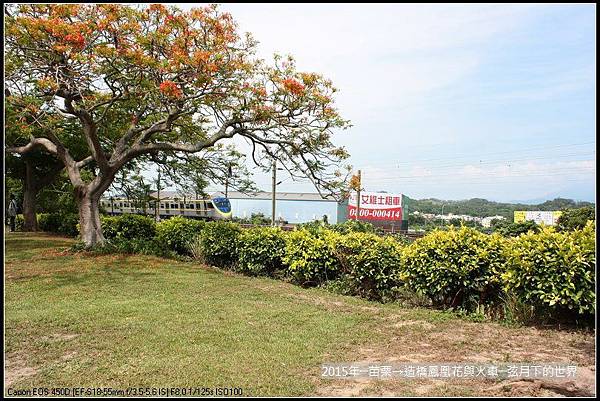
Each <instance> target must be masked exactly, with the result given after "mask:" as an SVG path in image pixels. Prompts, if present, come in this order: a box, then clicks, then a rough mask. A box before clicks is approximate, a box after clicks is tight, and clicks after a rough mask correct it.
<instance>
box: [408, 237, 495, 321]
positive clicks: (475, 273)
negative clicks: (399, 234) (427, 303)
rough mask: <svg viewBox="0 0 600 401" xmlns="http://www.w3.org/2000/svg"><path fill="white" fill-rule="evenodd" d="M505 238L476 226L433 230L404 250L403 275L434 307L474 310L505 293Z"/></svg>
mask: <svg viewBox="0 0 600 401" xmlns="http://www.w3.org/2000/svg"><path fill="white" fill-rule="evenodd" d="M504 252H505V240H504V239H503V238H502V237H501V236H499V235H487V234H483V233H481V232H479V231H477V230H475V229H473V228H468V227H461V228H460V229H455V228H453V227H451V228H450V229H449V230H445V231H439V230H436V231H432V232H431V233H429V234H428V235H426V236H425V237H423V238H419V239H418V240H416V241H415V242H413V243H412V244H410V245H409V246H407V247H406V248H405V250H404V252H403V255H402V259H403V263H402V269H401V272H400V277H401V279H402V280H404V281H405V282H406V283H407V285H408V287H409V288H411V289H413V290H415V291H417V292H419V293H421V294H423V295H426V296H427V297H429V298H430V299H431V301H432V302H433V304H434V306H438V307H454V308H463V309H466V310H474V309H475V308H476V307H477V306H478V305H480V304H492V303H494V302H496V301H497V300H498V298H499V296H500V294H501V289H502V285H501V282H500V273H501V269H502V268H503V266H504V265H505V263H506V261H505V255H504Z"/></svg>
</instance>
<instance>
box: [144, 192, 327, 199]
mask: <svg viewBox="0 0 600 401" xmlns="http://www.w3.org/2000/svg"><path fill="white" fill-rule="evenodd" d="M218 193H220V194H223V192H218ZM211 195H214V193H213V194H211ZM271 195H272V194H271V192H265V191H258V192H249V193H243V192H239V191H229V192H228V193H227V197H228V198H229V199H258V200H270V199H271ZM150 196H152V197H153V198H156V192H152V193H151V194H150ZM183 196H184V195H183V194H182V193H180V192H177V191H160V198H161V199H165V198H178V199H182V198H183ZM185 197H186V198H188V199H195V198H196V194H185ZM275 197H276V198H277V200H289V201H319V202H336V200H335V199H334V198H333V197H330V196H329V197H327V196H326V197H325V198H322V197H321V195H319V194H318V193H310V192H277V193H276V195H275Z"/></svg>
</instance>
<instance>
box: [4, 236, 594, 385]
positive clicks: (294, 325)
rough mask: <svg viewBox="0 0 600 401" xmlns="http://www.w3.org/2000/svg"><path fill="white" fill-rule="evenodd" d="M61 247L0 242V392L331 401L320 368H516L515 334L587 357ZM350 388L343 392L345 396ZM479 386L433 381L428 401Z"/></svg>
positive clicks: (35, 239) (201, 272)
mask: <svg viewBox="0 0 600 401" xmlns="http://www.w3.org/2000/svg"><path fill="white" fill-rule="evenodd" d="M70 244H71V241H70V240H67V239H64V238H60V237H54V236H50V235H44V234H19V233H16V234H15V233H11V234H9V235H8V236H7V239H6V262H5V285H6V287H5V288H6V292H5V366H6V371H7V378H6V379H5V393H6V388H7V386H10V387H12V388H31V387H40V386H43V387H63V386H67V387H112V388H126V387H241V388H242V389H243V395H253V396H256V395H303V394H305V395H306V394H308V395H311V394H317V393H319V394H325V395H331V394H338V393H336V391H337V390H336V389H340V387H339V386H338V385H337V384H335V385H333V386H332V385H331V382H328V381H325V380H322V379H320V378H319V376H320V373H321V372H320V365H321V363H322V362H324V361H333V362H338V361H339V362H342V361H355V360H364V359H367V360H374V359H378V360H382V359H384V358H392V357H394V358H395V359H396V360H402V358H403V357H405V358H408V360H410V359H414V360H423V359H428V358H429V359H435V358H438V359H439V358H441V357H443V356H446V357H447V358H453V359H451V360H452V361H457V360H459V359H464V358H465V357H468V356H469V355H471V354H473V355H475V354H476V355H478V356H480V357H481V355H483V356H484V357H487V358H488V359H490V360H494V359H500V358H502V359H507V357H506V355H505V352H500V351H502V350H504V349H505V348H506V350H507V351H506V352H508V353H509V357H508V358H509V359H510V358H511V357H512V358H513V359H514V358H518V357H519V355H522V354H519V353H518V352H517V351H514V349H513V348H514V347H513V348H511V346H510V344H508V343H507V341H508V340H509V339H510V337H507V336H511V335H518V334H519V333H521V334H523V335H527V336H529V337H527V338H529V340H527V338H525V337H524V338H523V340H522V341H524V342H525V343H527V341H529V342H530V344H531V347H532V349H535V350H536V352H541V351H540V350H542V351H547V352H550V353H551V352H555V353H556V355H557V356H558V355H563V356H564V355H567V356H569V357H570V358H571V359H573V360H576V359H577V358H580V359H578V360H581V361H585V362H581V363H589V361H588V359H586V358H588V357H591V358H592V360H593V352H590V350H589V346H590V345H589V344H590V342H591V341H593V333H592V334H590V333H578V332H577V333H566V334H565V333H562V332H557V333H554V332H551V331H550V336H548V334H547V333H546V334H544V333H537V332H531V331H528V330H531V329H529V328H506V327H503V326H500V325H497V324H492V323H472V322H467V321H464V320H460V319H458V318H456V317H454V316H453V315H451V314H448V313H443V312H438V311H430V310H427V309H405V308H402V307H400V306H398V305H380V304H376V303H372V302H367V301H364V300H360V299H357V298H353V297H344V296H337V295H334V294H331V293H328V292H326V291H324V290H319V289H302V288H299V287H297V286H293V285H290V284H287V283H284V282H280V281H275V280H270V279H264V278H250V277H244V276H241V275H237V274H232V273H228V272H223V271H220V270H216V269H212V268H207V267H204V266H202V265H199V264H196V263H184V262H178V261H174V260H168V259H161V258H157V257H149V256H137V255H105V256H92V255H86V254H73V253H70V252H68V251H66V248H68V247H69V245H70ZM457 330H458V331H457ZM519 330H521V332H519ZM523 330H525V331H523ZM458 332H460V338H459V337H456V336H455V333H458ZM474 333H487V334H485V335H483V337H475V336H476V334H474ZM565 335H567V336H568V338H566V337H564V336H565ZM436 336H437V337H436ZM486 336H487V337H486ZM438 337H439V338H438ZM455 337H456V338H455ZM436 338H437V340H435V339H436ZM455 340H456V341H455ZM566 340H568V341H569V342H568V344H570V345H568V344H564V341H566ZM424 343H425V344H426V345H424ZM556 344H563V346H562V349H556V347H557V345H556ZM535 347H537V348H535ZM558 347H559V348H560V346H558ZM498 352H500V354H498V355H496V353H498ZM423 355H425V358H424V357H423ZM486 355H487V356H486ZM539 358H542V356H539ZM544 358H545V356H544ZM534 359H535V358H534ZM542 359H543V358H542ZM336 386H337V387H336ZM348 386H353V384H350V385H347V386H346V387H341V390H340V394H346V393H349V394H352V391H354V390H356V388H355V387H352V388H350V387H348ZM361 386H362V385H361ZM390 386H391V387H390ZM394 386H396V387H394ZM397 386H398V385H397V384H389V385H382V384H381V383H375V384H373V386H371V387H367V388H365V387H364V386H362V387H360V389H359V390H360V391H362V393H361V394H363V393H365V392H366V394H387V392H392V393H394V394H400V393H401V395H406V394H420V393H419V387H418V386H417V384H415V385H414V386H413V385H412V384H411V385H409V386H408V387H407V386H406V385H405V384H403V385H402V386H401V387H397ZM369 388H370V389H371V390H369ZM478 388H479V387H478V385H477V386H475V387H468V386H467V387H465V386H462V387H461V386H457V387H453V388H451V389H449V387H448V385H443V386H441V387H435V386H434V389H433V390H432V391H429V390H428V392H427V393H426V394H427V395H430V394H441V395H444V394H462V395H469V394H473V393H474V392H475V393H477V391H478V390H477V389H478ZM345 390H348V391H345Z"/></svg>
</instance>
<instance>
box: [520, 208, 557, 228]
mask: <svg viewBox="0 0 600 401" xmlns="http://www.w3.org/2000/svg"><path fill="white" fill-rule="evenodd" d="M561 214H562V212H561V211H540V210H527V211H523V210H518V211H515V218H514V222H515V223H522V222H524V221H534V222H535V223H537V224H544V225H547V226H553V225H555V224H556V222H557V221H558V218H559V217H560V215H561Z"/></svg>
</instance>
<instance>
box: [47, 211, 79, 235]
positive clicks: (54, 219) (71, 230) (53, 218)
mask: <svg viewBox="0 0 600 401" xmlns="http://www.w3.org/2000/svg"><path fill="white" fill-rule="evenodd" d="M78 223H79V215H78V214H76V213H65V214H59V213H50V214H47V213H41V214H39V215H38V227H39V229H40V230H42V231H47V232H51V233H56V234H63V235H66V236H69V237H77V236H78V235H79V230H78V229H77V225H78Z"/></svg>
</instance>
